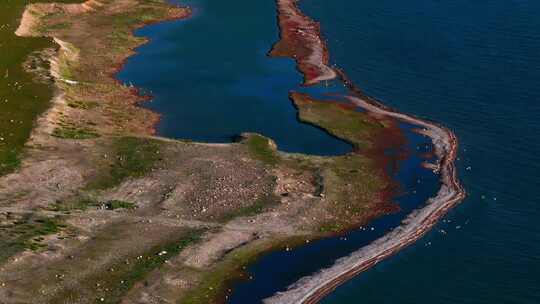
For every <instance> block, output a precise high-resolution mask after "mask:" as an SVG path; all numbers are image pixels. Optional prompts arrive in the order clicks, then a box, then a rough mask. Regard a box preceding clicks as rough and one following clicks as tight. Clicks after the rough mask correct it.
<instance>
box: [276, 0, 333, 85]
mask: <svg viewBox="0 0 540 304" xmlns="http://www.w3.org/2000/svg"><path fill="white" fill-rule="evenodd" d="M297 2H298V0H278V1H277V5H278V13H279V14H278V16H279V17H278V18H279V27H280V31H281V40H280V41H279V42H278V43H276V44H275V45H274V47H273V49H272V51H271V52H270V55H271V56H275V57H291V58H294V59H295V60H296V63H297V67H298V70H300V72H302V73H303V74H304V84H305V85H313V84H317V83H319V82H321V81H325V80H331V79H334V78H336V77H337V73H336V71H335V70H334V69H332V68H331V67H329V66H328V49H327V48H326V43H324V41H323V40H322V39H321V29H320V25H319V23H317V22H315V21H313V20H312V19H311V18H309V17H307V16H305V15H304V14H303V13H302V12H301V11H300V9H299V8H298V6H297Z"/></svg>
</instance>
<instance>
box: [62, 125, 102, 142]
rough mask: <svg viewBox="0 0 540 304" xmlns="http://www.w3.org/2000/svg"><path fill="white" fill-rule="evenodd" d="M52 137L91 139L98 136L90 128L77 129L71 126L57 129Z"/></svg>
mask: <svg viewBox="0 0 540 304" xmlns="http://www.w3.org/2000/svg"><path fill="white" fill-rule="evenodd" d="M51 135H52V136H54V137H58V138H64V139H92V138H98V137H99V136H100V135H99V134H98V133H97V132H96V131H95V130H93V129H90V128H78V127H73V126H66V127H57V128H55V129H54V130H53V132H52V134H51Z"/></svg>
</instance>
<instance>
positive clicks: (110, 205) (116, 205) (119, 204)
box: [103, 200, 137, 210]
mask: <svg viewBox="0 0 540 304" xmlns="http://www.w3.org/2000/svg"><path fill="white" fill-rule="evenodd" d="M103 206H105V209H107V210H116V209H135V208H137V205H135V204H134V203H130V202H125V201H119V200H112V201H107V202H105V203H104V204H103Z"/></svg>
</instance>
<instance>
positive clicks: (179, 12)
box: [109, 6, 193, 135]
mask: <svg viewBox="0 0 540 304" xmlns="http://www.w3.org/2000/svg"><path fill="white" fill-rule="evenodd" d="M167 11H168V14H167V16H166V17H165V18H163V19H156V20H149V21H145V22H142V23H140V24H138V25H136V26H135V27H134V28H133V29H132V30H131V34H132V35H133V36H135V31H137V30H138V29H141V28H143V27H145V26H148V25H153V24H158V23H162V22H167V21H175V20H181V19H187V18H190V17H191V15H192V13H193V11H192V10H191V8H190V7H189V6H176V7H171V8H169V9H168V10H167ZM144 39H145V41H144V43H142V44H140V45H138V46H136V47H134V48H132V49H131V53H130V54H128V55H127V56H125V57H124V58H123V59H122V60H121V61H120V62H119V63H117V64H116V65H115V66H114V67H113V69H112V71H111V72H110V73H109V76H110V77H111V78H112V79H113V81H114V82H116V83H117V84H118V85H124V83H122V82H121V81H120V80H118V77H117V75H118V73H120V71H121V70H122V69H123V68H124V67H125V65H126V64H127V61H128V60H129V58H131V57H132V56H134V55H136V54H137V51H136V49H137V48H139V47H141V46H142V45H144V44H147V43H150V39H148V38H146V37H145V38H144ZM129 92H130V94H131V95H132V96H134V97H135V98H136V99H135V105H137V106H141V105H142V104H143V103H144V102H147V101H150V100H152V99H153V96H152V95H149V94H142V93H141V88H139V87H135V86H131V87H130V88H129ZM151 112H152V117H151V119H150V122H149V127H148V128H147V132H148V134H149V135H156V133H157V130H156V127H157V125H158V124H159V122H160V120H161V115H160V114H158V113H156V112H154V111H151Z"/></svg>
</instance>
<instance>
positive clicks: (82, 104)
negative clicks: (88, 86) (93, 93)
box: [67, 100, 98, 110]
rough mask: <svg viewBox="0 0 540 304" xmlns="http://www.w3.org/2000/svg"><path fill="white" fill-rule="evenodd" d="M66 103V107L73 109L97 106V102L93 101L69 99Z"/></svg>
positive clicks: (86, 108)
mask: <svg viewBox="0 0 540 304" xmlns="http://www.w3.org/2000/svg"><path fill="white" fill-rule="evenodd" d="M67 105H68V107H70V108H74V109H81V110H88V109H93V108H95V107H97V106H98V103H97V102H95V101H81V100H75V101H72V100H70V101H68V102H67Z"/></svg>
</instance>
